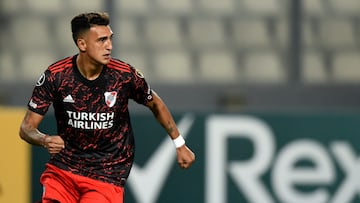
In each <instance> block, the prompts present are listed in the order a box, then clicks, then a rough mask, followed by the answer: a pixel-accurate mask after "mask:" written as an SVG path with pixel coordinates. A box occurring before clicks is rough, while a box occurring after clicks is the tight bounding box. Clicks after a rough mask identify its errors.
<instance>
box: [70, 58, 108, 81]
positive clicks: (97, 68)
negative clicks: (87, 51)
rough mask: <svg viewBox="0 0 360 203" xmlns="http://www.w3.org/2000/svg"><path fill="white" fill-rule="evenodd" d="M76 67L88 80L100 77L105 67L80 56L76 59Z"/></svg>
mask: <svg viewBox="0 0 360 203" xmlns="http://www.w3.org/2000/svg"><path fill="white" fill-rule="evenodd" d="M76 65H77V67H78V69H79V72H80V73H81V75H82V76H83V77H84V78H86V79H88V80H95V79H96V78H98V77H99V75H100V73H101V71H102V69H103V65H102V64H98V63H95V62H93V60H92V59H89V58H88V57H87V56H84V55H82V54H79V55H78V57H77V59H76Z"/></svg>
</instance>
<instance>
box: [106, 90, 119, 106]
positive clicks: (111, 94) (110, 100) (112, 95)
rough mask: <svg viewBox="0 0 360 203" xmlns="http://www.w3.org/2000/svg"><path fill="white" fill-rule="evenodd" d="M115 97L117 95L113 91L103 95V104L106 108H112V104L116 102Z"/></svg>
mask: <svg viewBox="0 0 360 203" xmlns="http://www.w3.org/2000/svg"><path fill="white" fill-rule="evenodd" d="M116 95H117V92H115V91H112V92H105V93H104V96H105V103H106V105H108V107H113V106H114V104H115V102H116Z"/></svg>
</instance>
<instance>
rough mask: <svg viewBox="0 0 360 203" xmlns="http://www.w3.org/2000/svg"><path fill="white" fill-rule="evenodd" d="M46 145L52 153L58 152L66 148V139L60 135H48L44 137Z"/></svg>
mask: <svg viewBox="0 0 360 203" xmlns="http://www.w3.org/2000/svg"><path fill="white" fill-rule="evenodd" d="M44 147H45V148H46V149H47V150H48V152H49V153H50V154H52V155H53V154H57V153H59V152H60V151H61V150H62V149H64V148H65V144H64V140H63V139H62V138H61V137H60V136H58V135H53V136H46V137H45V139H44Z"/></svg>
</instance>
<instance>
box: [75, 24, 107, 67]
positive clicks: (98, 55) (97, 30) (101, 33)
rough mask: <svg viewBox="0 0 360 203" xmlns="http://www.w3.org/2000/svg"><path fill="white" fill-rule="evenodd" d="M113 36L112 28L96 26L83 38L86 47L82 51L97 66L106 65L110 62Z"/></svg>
mask: <svg viewBox="0 0 360 203" xmlns="http://www.w3.org/2000/svg"><path fill="white" fill-rule="evenodd" d="M112 36H113V32H112V31H111V28H110V26H105V25H96V26H93V27H91V28H90V30H89V31H88V32H87V33H85V35H84V36H83V39H84V43H85V46H84V47H83V48H82V47H81V48H80V49H81V51H82V52H85V53H86V54H87V56H88V57H89V59H90V60H92V62H93V63H95V64H101V65H105V64H108V63H109V62H110V58H111V50H112Z"/></svg>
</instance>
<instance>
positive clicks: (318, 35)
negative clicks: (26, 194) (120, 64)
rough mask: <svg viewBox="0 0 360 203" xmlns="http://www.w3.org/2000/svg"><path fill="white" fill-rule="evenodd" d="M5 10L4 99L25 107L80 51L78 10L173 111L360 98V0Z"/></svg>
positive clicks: (1, 33) (36, 1)
mask: <svg viewBox="0 0 360 203" xmlns="http://www.w3.org/2000/svg"><path fill="white" fill-rule="evenodd" d="M0 10H1V12H0V22H1V24H2V29H0V105H1V106H6V107H21V108H24V107H25V106H26V103H27V100H28V98H29V96H30V95H31V91H32V88H33V86H34V84H35V82H36V80H37V78H38V77H39V76H40V74H41V73H42V72H43V71H44V70H45V69H46V67H47V66H48V65H50V63H52V62H54V61H56V60H58V59H61V58H64V57H66V56H69V55H72V54H75V53H76V51H77V49H76V47H75V45H74V43H73V41H72V39H71V30H70V20H71V19H72V17H73V16H74V15H77V14H78V13H79V12H88V11H94V10H96V11H98V10H100V11H106V12H108V13H109V14H110V16H111V27H112V29H113V32H114V34H115V35H114V44H113V47H114V51H113V54H112V55H113V57H115V58H119V59H122V60H124V61H126V62H128V63H130V64H132V65H133V66H134V67H136V68H138V69H140V70H142V72H143V73H144V74H145V76H146V78H147V80H148V81H149V83H150V84H151V85H152V87H153V88H154V89H155V90H157V91H158V92H159V93H160V95H161V96H162V97H163V99H164V100H165V102H166V103H167V104H168V105H169V108H170V109H171V110H172V111H173V112H176V113H184V112H197V113H204V114H207V113H214V112H221V113H240V114H241V113H243V112H273V113H279V112H300V111H301V112H303V111H305V112H354V111H358V110H359V107H360V88H359V87H360V1H359V0H172V1H166V0H47V1H43V0H1V1H0ZM132 109H133V111H138V112H141V111H143V110H144V109H143V108H141V107H138V106H137V105H132ZM0 111H1V110H0ZM1 113H3V111H2V112H1ZM2 125H4V124H2ZM15 131H17V129H16V130H15ZM0 181H1V179H0ZM0 191H1V190H0ZM0 195H1V193H0Z"/></svg>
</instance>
